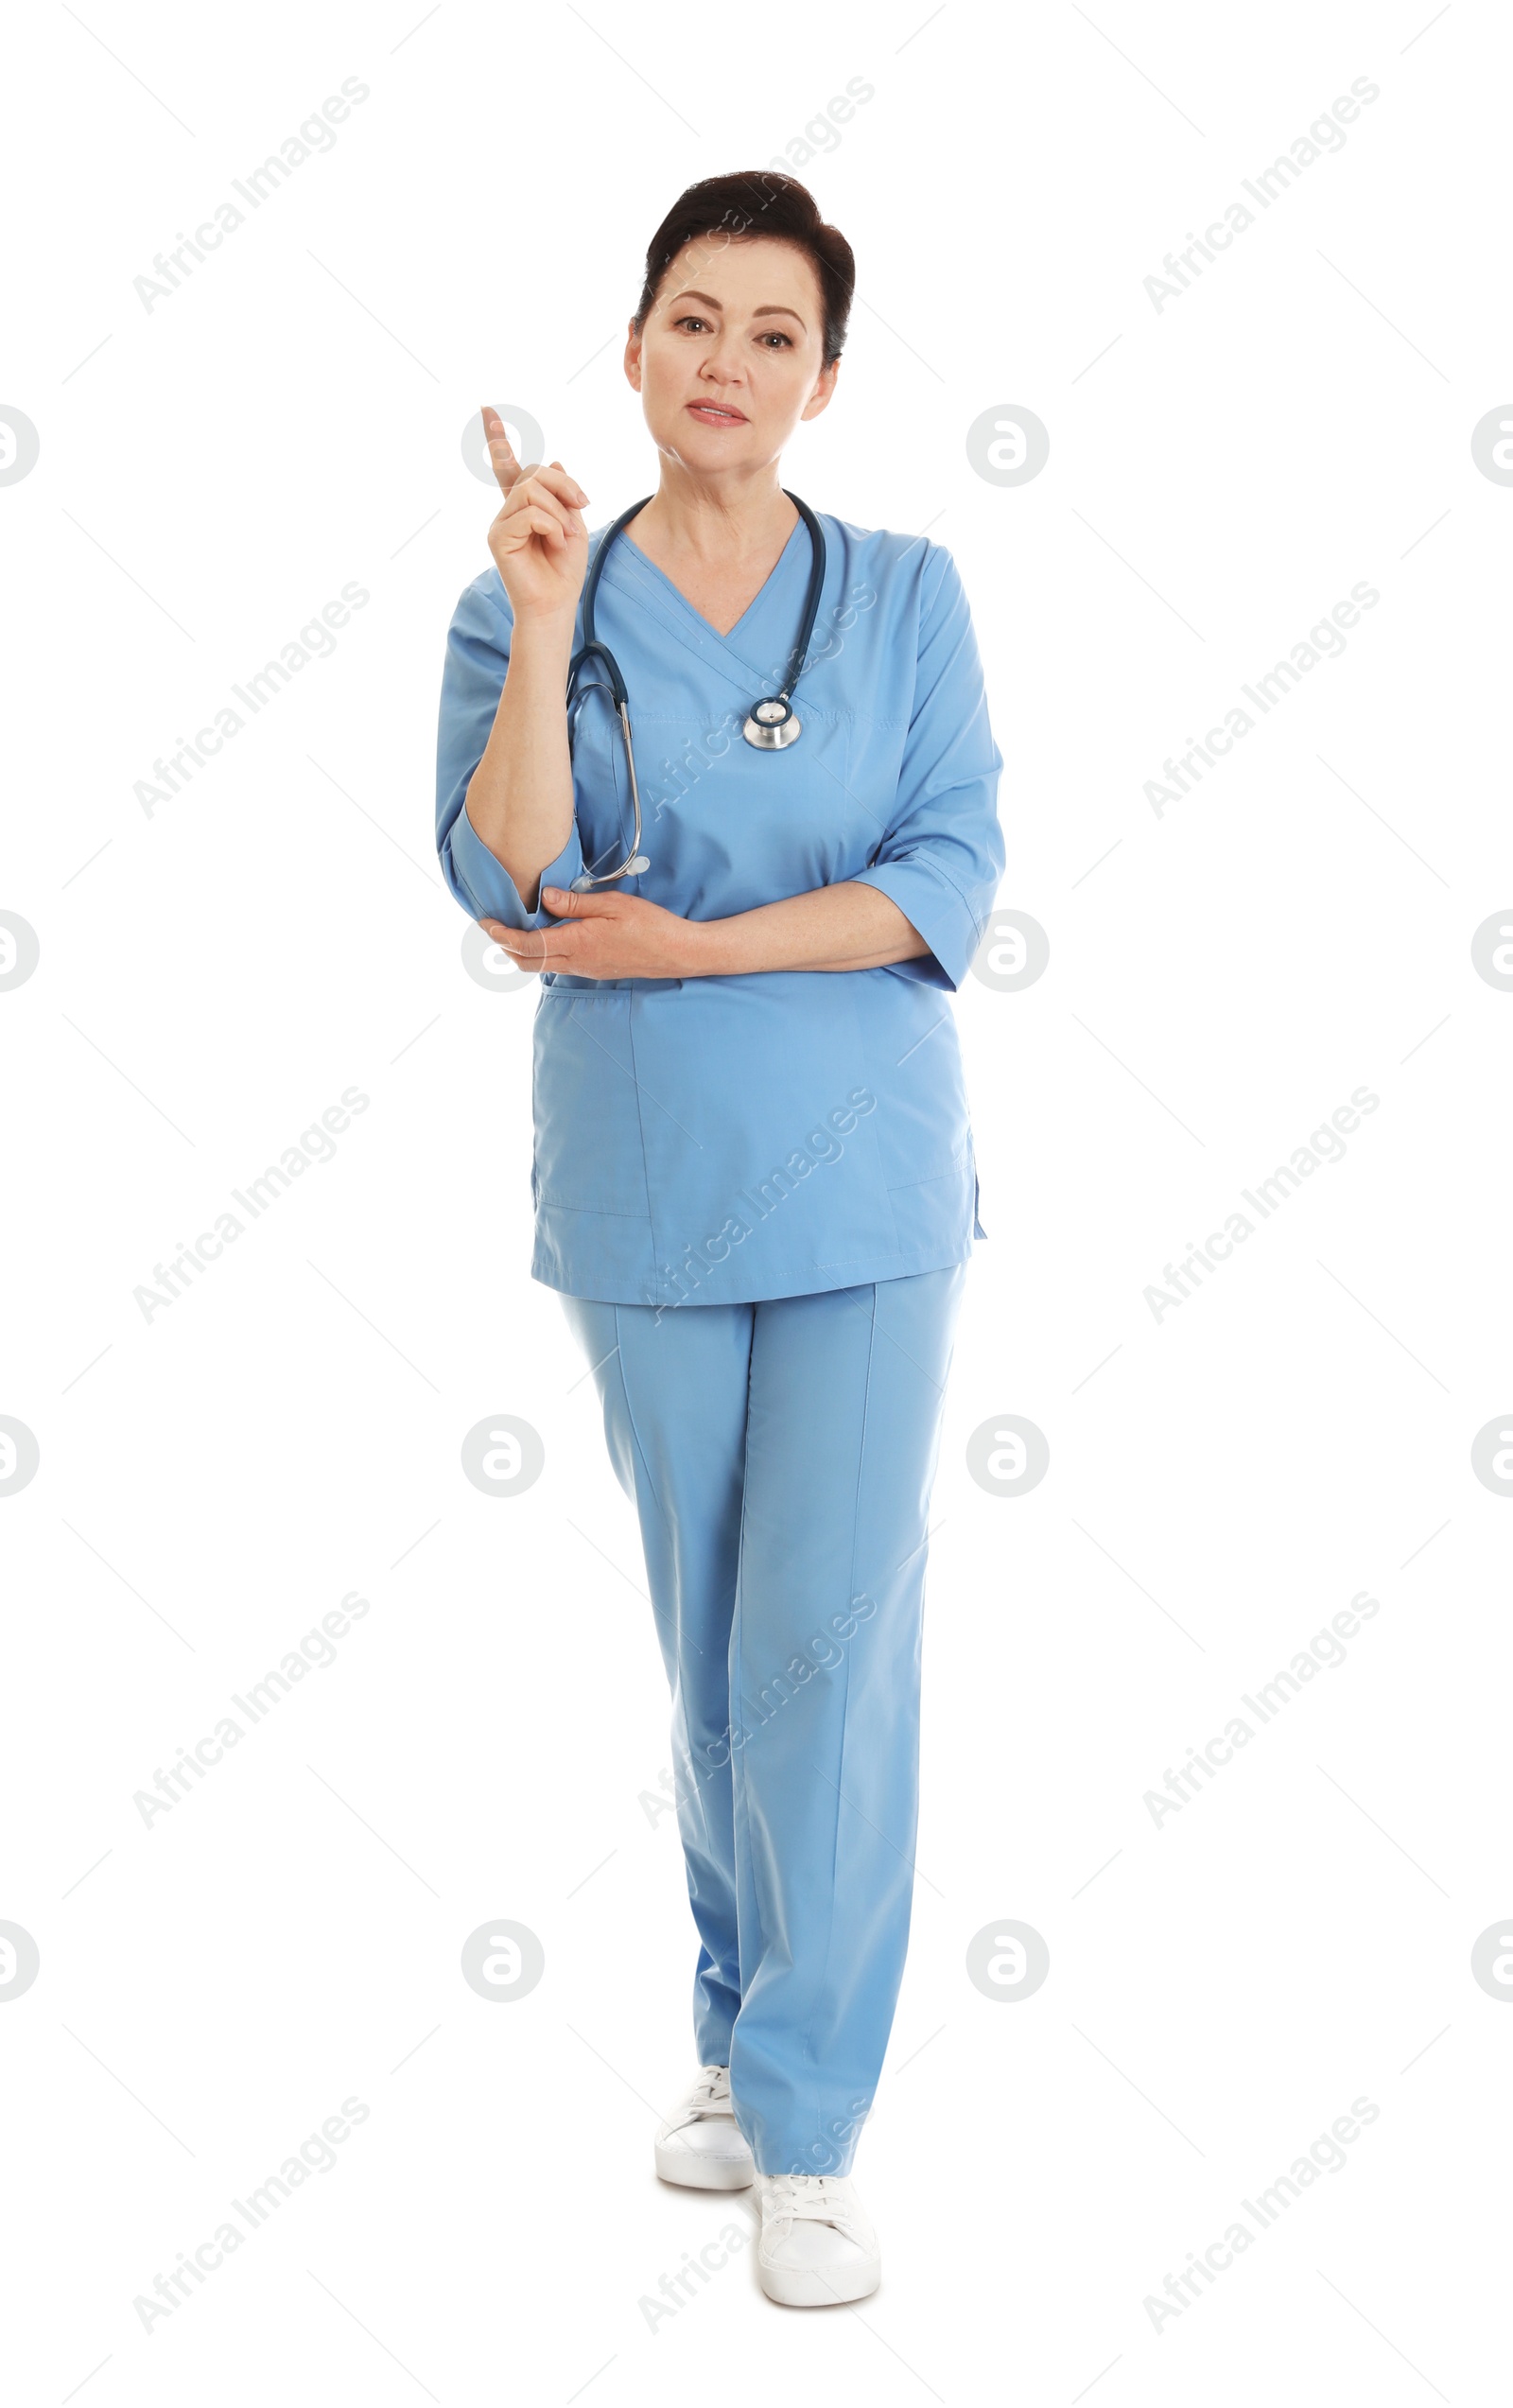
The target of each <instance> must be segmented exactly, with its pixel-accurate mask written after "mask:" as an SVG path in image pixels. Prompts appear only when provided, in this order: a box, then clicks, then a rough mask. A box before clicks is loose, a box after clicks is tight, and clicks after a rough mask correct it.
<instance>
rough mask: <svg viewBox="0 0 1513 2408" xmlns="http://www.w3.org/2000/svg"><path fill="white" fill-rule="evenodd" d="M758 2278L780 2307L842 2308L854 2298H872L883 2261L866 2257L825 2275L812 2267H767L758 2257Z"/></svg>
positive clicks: (768, 2294) (880, 2278) (879, 2280)
mask: <svg viewBox="0 0 1513 2408" xmlns="http://www.w3.org/2000/svg"><path fill="white" fill-rule="evenodd" d="M756 2279H757V2281H758V2282H759V2283H760V2284H761V2287H762V2289H763V2291H765V2293H766V2294H767V2296H768V2298H769V2299H772V2300H775V2301H776V2303H777V2305H778V2307H780V2308H843V2307H844V2306H846V2304H847V2303H848V2302H849V2301H851V2300H853V2299H870V2297H871V2296H872V2294H873V2293H874V2292H875V2291H876V2290H877V2288H878V2284H879V2283H880V2282H881V2280H882V2260H881V2259H880V2258H866V2259H863V2260H862V2261H861V2264H860V2265H856V2266H847V2267H846V2268H845V2270H844V2272H842V2271H841V2270H840V2269H839V2268H837V2269H836V2270H834V2271H833V2272H832V2273H830V2274H829V2275H827V2276H826V2275H822V2274H820V2273H818V2272H817V2271H815V2270H814V2269H812V2268H806V2269H799V2268H797V2267H791V2266H768V2265H764V2264H763V2263H762V2260H760V2258H758V2259H757V2260H756Z"/></svg>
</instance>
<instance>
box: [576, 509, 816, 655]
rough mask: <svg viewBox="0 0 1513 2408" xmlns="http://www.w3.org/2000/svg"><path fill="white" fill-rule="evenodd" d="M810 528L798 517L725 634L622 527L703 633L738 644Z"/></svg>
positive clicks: (624, 540) (631, 544) (627, 540)
mask: <svg viewBox="0 0 1513 2408" xmlns="http://www.w3.org/2000/svg"><path fill="white" fill-rule="evenodd" d="M808 532H809V531H808V529H807V528H806V527H805V524H804V521H803V519H802V518H795V520H794V521H793V524H792V526H791V528H790V530H789V535H788V541H787V543H786V544H785V545H784V546H783V549H782V550H781V551H780V552H779V553H778V555H777V558H776V559H775V560H774V563H773V565H772V567H771V568H770V569H769V570H768V572H767V574H766V576H765V577H764V578H763V580H762V582H761V584H760V585H758V587H757V588H756V592H755V593H754V594H753V596H752V598H751V600H750V602H748V603H747V604H746V607H745V609H744V610H743V611H742V612H741V614H740V617H739V619H737V620H736V623H735V625H734V626H733V627H730V628H727V629H726V630H725V631H724V633H723V634H722V632H721V630H720V629H719V628H718V627H717V626H716V625H715V623H714V620H713V619H705V617H704V613H703V611H702V610H696V609H695V608H694V606H693V604H692V602H690V601H689V600H688V597H687V594H686V593H685V592H684V591H683V588H682V586H681V585H674V584H673V582H672V580H671V578H670V576H669V575H668V573H667V570H666V569H665V568H659V567H657V564H656V562H655V561H654V560H653V559H652V555H651V553H650V552H645V551H643V550H641V547H640V545H639V544H638V543H637V542H636V540H635V536H634V535H633V534H632V532H631V531H630V528H629V527H627V528H625V529H624V530H623V531H622V532H621V535H620V542H621V543H622V544H628V545H629V547H630V549H631V550H632V551H633V552H635V557H636V559H637V560H638V561H640V562H641V564H642V565H643V567H647V568H649V569H650V570H651V571H652V576H653V577H655V578H656V579H657V580H658V582H659V583H660V584H661V585H665V586H666V587H667V590H668V592H669V593H670V595H671V596H672V597H673V599H674V601H675V602H677V603H678V605H679V607H680V609H682V610H683V611H685V612H686V613H687V616H688V618H690V619H692V620H693V621H694V624H695V625H696V626H697V627H698V628H699V630H700V632H701V634H703V635H704V636H709V637H713V638H714V641H715V642H716V643H717V644H728V645H730V646H731V647H732V648H734V646H735V643H736V640H737V638H738V637H739V634H740V631H741V629H742V628H743V627H744V626H745V625H746V623H747V621H748V619H750V618H751V616H752V613H753V612H754V611H756V610H758V609H759V608H760V607H761V604H762V602H764V601H765V600H766V598H767V596H768V595H769V594H770V593H771V591H772V589H773V586H774V584H775V582H776V580H777V578H778V576H779V574H780V572H781V570H782V568H783V567H784V564H785V563H786V561H787V559H788V556H789V553H790V552H791V550H792V549H793V544H794V540H795V538H796V537H797V536H799V535H806V536H807V535H808ZM613 558H614V555H613V553H612V554H611V556H610V559H611V561H612V560H613ZM609 566H610V562H609V561H606V563H605V567H606V568H608V567H609Z"/></svg>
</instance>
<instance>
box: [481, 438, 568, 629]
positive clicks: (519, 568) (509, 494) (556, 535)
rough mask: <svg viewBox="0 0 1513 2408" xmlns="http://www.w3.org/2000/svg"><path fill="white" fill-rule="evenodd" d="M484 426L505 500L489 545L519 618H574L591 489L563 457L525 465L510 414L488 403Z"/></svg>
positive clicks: (491, 533)
mask: <svg viewBox="0 0 1513 2408" xmlns="http://www.w3.org/2000/svg"><path fill="white" fill-rule="evenodd" d="M483 432H484V436H485V438H486V439H487V442H488V447H489V460H490V463H491V465H492V467H493V469H494V473H495V476H496V478H497V480H498V484H499V491H500V492H501V493H502V494H503V496H504V507H503V509H502V510H501V511H500V513H499V515H498V516H497V518H496V519H495V521H494V523H493V525H492V526H491V527H490V529H489V550H490V552H491V553H492V554H493V557H494V565H495V567H496V568H497V570H498V572H499V575H500V577H501V578H502V579H503V581H504V590H505V592H506V593H507V594H508V595H509V597H510V605H511V608H512V609H513V613H514V616H515V618H516V619H517V620H519V619H562V618H564V617H565V618H566V619H571V618H572V617H573V614H574V613H575V612H576V610H577V608H578V597H579V595H580V594H581V593H582V591H583V575H584V572H585V570H586V568H587V567H588V529H587V527H586V526H585V525H584V523H583V504H584V503H585V502H586V501H587V499H588V496H587V495H586V494H585V493H584V491H583V487H582V486H581V485H580V484H579V483H578V482H577V480H575V479H574V478H572V477H569V475H568V474H567V471H566V469H565V467H564V466H563V464H562V462H561V461H560V460H553V461H551V462H549V463H548V464H547V465H542V464H541V463H540V462H537V463H536V464H535V465H534V466H530V467H525V468H523V467H522V466H521V464H520V462H519V461H518V460H516V458H515V456H514V453H513V450H512V449H511V447H510V439H509V437H508V436H507V435H506V433H505V431H504V421H503V419H502V418H501V417H500V416H499V413H498V411H497V410H494V409H491V408H490V407H489V406H488V404H487V403H485V405H484V409H483Z"/></svg>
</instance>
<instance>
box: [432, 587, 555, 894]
mask: <svg viewBox="0 0 1513 2408" xmlns="http://www.w3.org/2000/svg"><path fill="white" fill-rule="evenodd" d="M491 586H492V588H493V590H492V591H491ZM512 624H513V620H512V617H511V611H510V602H509V597H508V595H507V594H506V593H505V590H504V587H503V585H502V584H501V583H500V580H499V576H498V573H497V571H496V570H494V569H491V570H490V571H489V572H488V575H487V576H485V577H480V578H477V579H475V581H474V583H473V584H472V585H469V586H468V588H467V590H466V592H465V593H464V594H463V595H462V598H461V601H460V602H459V603H458V605H457V608H456V610H455V611H454V612H453V614H452V623H451V626H450V627H449V628H448V629H447V633H446V663H445V667H444V668H443V672H442V702H441V712H440V717H439V721H438V725H437V734H436V850H437V853H438V855H439V856H440V859H441V864H442V875H443V878H444V879H445V881H446V883H447V885H448V886H449V887H450V888H451V890H452V893H453V895H454V896H455V897H456V898H457V900H458V901H459V902H460V903H461V906H462V909H463V910H464V911H465V912H466V913H467V914H468V916H469V917H470V918H472V919H496V920H498V921H500V922H501V923H502V924H503V926H504V927H506V928H546V927H557V926H560V925H561V920H560V916H554V915H553V914H552V913H551V912H549V911H548V910H547V908H546V906H545V905H544V904H543V903H542V902H541V901H540V900H539V895H540V888H539V887H538V889H537V896H538V900H537V904H536V908H535V910H534V911H533V912H528V911H527V909H526V907H525V903H524V901H523V900H522V899H521V894H520V889H519V887H518V886H517V885H516V884H515V882H514V880H513V878H512V877H511V875H510V873H509V871H508V870H507V869H506V868H505V866H504V864H503V863H502V862H500V861H496V859H495V856H494V855H493V853H491V852H490V850H489V848H488V846H487V845H485V843H484V842H483V839H482V837H481V836H480V835H479V834H478V830H477V829H476V828H475V827H474V825H473V823H472V821H471V820H470V819H469V817H468V815H467V812H466V811H465V810H464V808H463V805H464V803H465V802H466V799H467V790H468V787H469V786H470V785H471V783H472V780H473V773H474V771H475V770H476V769H477V767H478V763H479V761H480V760H481V759H483V753H484V747H485V746H486V745H487V743H488V741H489V735H490V731H491V730H492V728H493V726H494V719H495V713H496V710H497V709H498V707H499V695H500V693H501V692H502V690H503V688H504V679H505V672H506V671H507V670H508V668H509V666H510V631H511V627H512ZM582 869H583V846H582V844H581V842H580V838H579V832H578V822H577V819H576V817H575V818H574V820H573V824H572V827H571V829H569V830H568V835H567V842H566V844H565V846H563V848H562V851H561V852H560V853H559V854H558V855H557V858H556V860H555V861H550V862H548V864H547V866H546V868H545V869H544V870H543V871H542V873H541V885H542V886H570V885H571V884H572V882H573V880H574V879H575V878H577V877H578V876H579V875H580V873H581V872H582Z"/></svg>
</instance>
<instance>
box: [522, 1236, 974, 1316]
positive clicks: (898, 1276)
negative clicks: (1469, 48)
mask: <svg viewBox="0 0 1513 2408" xmlns="http://www.w3.org/2000/svg"><path fill="white" fill-rule="evenodd" d="M975 1250H976V1248H975V1246H974V1245H973V1243H972V1241H971V1240H968V1241H967V1244H966V1245H965V1248H962V1247H948V1248H945V1250H944V1251H942V1250H940V1249H938V1248H933V1247H923V1248H919V1249H918V1251H917V1252H915V1253H913V1254H906V1255H900V1254H898V1253H897V1252H894V1253H891V1254H886V1255H877V1256H875V1257H871V1258H868V1259H864V1260H862V1261H861V1262H856V1263H842V1264H831V1265H826V1266H825V1267H824V1270H823V1273H822V1271H821V1268H820V1266H819V1265H816V1266H815V1274H816V1275H815V1277H814V1278H812V1279H807V1280H806V1281H805V1282H804V1283H803V1285H802V1286H801V1287H783V1288H780V1289H777V1290H773V1289H771V1288H767V1287H760V1288H757V1289H756V1290H755V1291H753V1292H751V1293H745V1292H742V1289H741V1286H740V1283H739V1282H735V1283H729V1284H727V1285H726V1286H725V1287H724V1288H723V1289H718V1292H717V1282H716V1280H715V1278H714V1277H713V1276H709V1277H706V1278H705V1279H704V1282H703V1283H702V1290H701V1292H700V1293H698V1294H696V1295H691V1296H681V1297H680V1296H678V1295H675V1294H673V1293H671V1292H669V1293H668V1294H666V1295H661V1296H648V1295H646V1294H645V1293H644V1291H643V1292H639V1293H633V1292H632V1291H631V1290H630V1289H629V1287H627V1286H624V1285H623V1283H620V1282H617V1281H614V1280H604V1281H601V1282H600V1283H598V1284H597V1285H596V1287H595V1289H594V1292H593V1294H592V1295H588V1294H586V1293H585V1292H584V1290H583V1289H582V1288H578V1287H572V1286H569V1285H568V1284H567V1283H565V1281H564V1280H562V1279H561V1278H554V1277H553V1276H552V1271H551V1266H550V1265H549V1264H548V1263H546V1262H544V1261H543V1259H542V1256H541V1254H540V1253H539V1252H537V1253H536V1254H535V1255H534V1256H533V1257H532V1260H531V1265H530V1276H531V1278H532V1279H533V1280H534V1281H535V1282H536V1283H538V1285H540V1286H542V1287H549V1288H550V1289H552V1290H553V1292H554V1293H555V1294H556V1295H558V1296H573V1297H577V1298H578V1299H579V1300H581V1301H582V1302H583V1303H585V1304H644V1305H646V1306H648V1307H649V1308H650V1309H652V1311H655V1310H656V1309H657V1308H658V1307H660V1308H661V1309H662V1310H663V1311H664V1312H675V1311H678V1310H680V1309H687V1310H688V1311H690V1312H691V1311H693V1310H695V1309H696V1308H697V1307H698V1306H699V1305H702V1304H773V1303H776V1302H777V1301H778V1300H779V1299H780V1298H781V1297H784V1296H829V1295H832V1294H833V1293H834V1292H835V1290H836V1289H838V1288H846V1287H873V1286H877V1285H879V1284H880V1283H883V1282H884V1281H887V1280H907V1279H915V1278H918V1277H919V1276H920V1274H921V1273H923V1272H925V1271H948V1270H951V1269H953V1268H954V1267H955V1266H956V1265H958V1264H962V1263H968V1262H970V1261H971V1259H972V1255H973V1253H974V1252H975ZM716 1267H718V1266H716ZM606 1289H613V1290H615V1291H617V1292H615V1293H613V1294H606V1293H605V1292H604V1291H605V1290H606Z"/></svg>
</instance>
